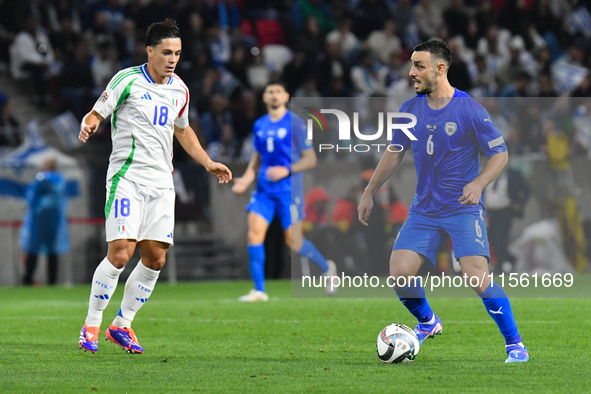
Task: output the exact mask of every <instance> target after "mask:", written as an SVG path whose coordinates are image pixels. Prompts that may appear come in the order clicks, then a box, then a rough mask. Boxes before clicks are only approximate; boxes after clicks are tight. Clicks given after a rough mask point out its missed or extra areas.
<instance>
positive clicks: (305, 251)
mask: <svg viewBox="0 0 591 394" xmlns="http://www.w3.org/2000/svg"><path fill="white" fill-rule="evenodd" d="M298 254H299V255H300V256H302V257H307V258H309V259H310V260H311V261H312V262H313V263H314V264H316V265H317V266H318V268H320V271H322V272H326V271H328V263H327V262H326V259H325V258H324V256H323V255H322V253H320V252H319V251H318V249H316V246H314V244H313V243H312V242H310V241H308V240H307V239H305V240H304V243H303V244H302V248H301V249H300V251H299V252H298Z"/></svg>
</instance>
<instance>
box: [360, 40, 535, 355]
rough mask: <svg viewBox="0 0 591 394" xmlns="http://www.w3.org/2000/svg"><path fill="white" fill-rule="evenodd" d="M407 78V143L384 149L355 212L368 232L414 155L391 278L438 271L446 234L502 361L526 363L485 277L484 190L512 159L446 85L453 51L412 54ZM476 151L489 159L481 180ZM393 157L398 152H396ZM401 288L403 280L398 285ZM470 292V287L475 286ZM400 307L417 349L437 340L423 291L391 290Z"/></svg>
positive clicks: (486, 121) (502, 301) (498, 292)
mask: <svg viewBox="0 0 591 394" xmlns="http://www.w3.org/2000/svg"><path fill="white" fill-rule="evenodd" d="M411 61H412V65H411V69H410V73H409V75H410V76H411V77H412V79H413V81H414V88H415V91H416V93H417V96H415V97H413V98H411V99H410V100H407V101H406V102H404V104H402V107H401V108H400V112H406V113H412V114H414V115H415V116H416V117H417V120H418V122H417V124H416V125H415V127H414V130H412V133H413V134H414V135H415V137H417V140H416V141H412V142H411V141H410V140H409V139H408V137H407V136H406V135H404V134H403V133H401V132H398V131H397V132H395V133H394V136H393V138H392V144H398V146H400V145H402V146H403V150H402V151H400V152H390V151H389V150H386V151H385V152H384V155H383V156H382V159H381V160H380V163H379V164H378V166H377V168H376V171H375V172H374V175H373V177H372V179H371V181H370V183H369V185H368V186H367V188H366V190H365V192H364V194H363V197H362V199H361V202H360V203H359V207H358V216H359V221H360V222H361V223H362V224H364V225H367V220H368V219H369V216H370V214H371V209H372V207H373V196H374V194H375V192H376V190H378V188H379V187H380V186H381V185H382V184H383V183H384V182H385V181H386V180H387V179H388V178H389V176H390V175H391V174H392V173H393V172H394V171H395V170H396V168H398V166H399V165H400V163H401V162H402V159H403V157H404V154H405V152H406V150H407V149H409V148H412V151H413V155H414V159H415V166H416V172H417V178H418V182H417V190H416V194H415V197H414V200H413V202H412V205H411V208H410V213H409V215H408V219H407V220H406V222H405V223H404V225H403V226H402V228H401V230H400V234H399V236H398V238H397V239H396V241H395V243H394V248H393V251H392V255H391V257H390V275H391V276H393V277H397V278H398V277H406V278H408V277H410V276H414V275H416V274H417V273H418V271H419V268H420V267H421V265H422V264H424V263H426V264H429V265H431V266H434V264H435V256H436V254H437V252H438V251H439V249H440V248H441V246H442V245H443V243H444V242H445V241H446V239H447V237H448V235H449V236H451V240H452V244H453V250H454V254H455V256H456V257H457V258H458V259H459V261H460V265H461V267H462V273H463V274H464V275H467V277H468V279H470V278H472V277H476V278H478V281H476V280H474V281H469V283H470V285H471V286H472V288H473V289H474V291H476V293H477V294H478V295H479V296H480V297H481V298H482V301H483V302H484V305H485V307H486V310H487V311H488V312H489V314H490V316H491V317H492V318H493V320H494V321H495V322H496V323H497V325H498V327H499V330H500V331H501V334H502V335H503V337H504V338H505V343H506V346H505V348H506V351H507V359H506V360H505V362H508V363H510V362H523V361H527V360H528V359H529V355H528V352H527V349H526V348H525V346H524V345H523V343H522V340H521V336H520V335H519V332H518V331H517V324H516V323H515V318H514V317H513V311H512V310H511V304H510V303H509V299H508V298H507V295H506V294H505V291H504V290H503V288H502V287H501V286H500V285H498V284H497V283H496V282H494V281H491V278H490V277H489V276H488V275H489V271H488V262H489V260H490V252H489V245H488V238H487V234H486V225H485V222H484V204H483V199H482V191H483V189H484V187H485V186H486V185H488V184H489V183H490V182H492V181H493V180H494V179H495V178H496V177H497V176H498V175H499V174H500V172H501V171H502V169H503V167H505V165H506V164H507V161H508V158H509V155H508V153H507V147H506V145H505V142H504V141H503V137H502V136H501V134H500V133H499V131H498V129H497V127H496V125H495V124H494V123H493V122H492V120H491V118H490V116H489V114H488V112H487V111H486V109H485V108H484V107H483V106H482V105H480V104H479V103H477V102H476V101H475V100H473V99H472V98H470V97H469V96H468V95H467V94H466V93H464V92H462V91H460V90H458V89H455V88H454V87H453V86H451V85H450V83H449V81H448V79H447V71H448V69H449V67H450V65H451V52H450V50H449V48H448V47H447V45H446V44H445V43H444V42H443V41H441V40H431V41H427V42H425V43H422V44H420V45H417V46H416V47H415V48H414V53H413V54H412V57H411ZM480 148H482V150H483V151H484V153H485V154H486V155H487V156H488V157H490V160H489V161H488V163H487V164H486V166H485V168H484V170H483V171H482V172H481V173H480V174H479V170H480V165H479V152H480ZM394 150H396V149H394ZM401 282H402V281H401ZM476 283H477V285H476V286H474V284H476ZM394 290H395V291H396V294H397V295H398V297H399V299H400V301H402V303H403V304H404V306H406V308H408V310H409V311H410V312H411V313H412V314H413V315H414V316H415V317H416V318H417V319H418V321H419V323H418V325H417V326H416V328H415V333H416V334H417V336H418V338H419V342H420V343H421V344H422V343H423V341H424V340H425V339H427V338H432V337H434V336H436V335H439V334H441V332H442V324H441V320H440V319H439V318H438V317H437V315H435V314H434V313H433V311H432V310H431V307H430V306H429V303H428V302H427V299H426V298H425V289H424V288H423V287H422V285H421V284H420V283H419V282H418V281H417V280H415V281H413V282H412V283H410V284H408V283H407V286H404V287H396V286H395V288H394Z"/></svg>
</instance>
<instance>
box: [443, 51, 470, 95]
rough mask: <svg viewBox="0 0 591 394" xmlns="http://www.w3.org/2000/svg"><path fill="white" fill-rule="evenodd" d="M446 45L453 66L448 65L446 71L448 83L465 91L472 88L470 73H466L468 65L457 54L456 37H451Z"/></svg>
mask: <svg viewBox="0 0 591 394" xmlns="http://www.w3.org/2000/svg"><path fill="white" fill-rule="evenodd" d="M447 45H448V47H449V50H450V51H451V59H452V64H453V67H450V68H449V69H448V71H447V78H448V80H449V83H450V84H451V85H452V86H454V87H456V88H458V89H460V90H462V91H464V92H467V91H469V90H470V89H471V88H472V83H471V80H470V74H469V73H468V66H467V65H466V63H465V62H464V61H463V60H462V59H461V58H460V56H459V52H458V44H457V42H456V39H451V40H450V41H449V42H448V43H447Z"/></svg>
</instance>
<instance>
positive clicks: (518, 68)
mask: <svg viewBox="0 0 591 394" xmlns="http://www.w3.org/2000/svg"><path fill="white" fill-rule="evenodd" d="M522 50H523V42H522V41H520V40H512V42H511V44H510V45H509V59H508V60H507V61H506V62H505V63H504V64H503V65H502V66H501V67H500V68H499V73H498V78H497V81H498V83H499V88H500V89H503V88H504V87H506V86H508V85H511V84H513V83H515V82H516V81H517V78H518V77H519V76H520V75H521V74H523V73H524V72H525V67H524V65H523V63H522V61H521V57H520V54H521V51H522Z"/></svg>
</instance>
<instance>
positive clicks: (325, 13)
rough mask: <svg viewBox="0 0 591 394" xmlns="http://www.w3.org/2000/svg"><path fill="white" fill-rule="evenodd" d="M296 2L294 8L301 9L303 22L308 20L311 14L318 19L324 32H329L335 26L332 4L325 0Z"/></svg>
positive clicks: (299, 0)
mask: <svg viewBox="0 0 591 394" xmlns="http://www.w3.org/2000/svg"><path fill="white" fill-rule="evenodd" d="M294 3H295V4H294V8H299V9H300V10H301V13H300V15H301V21H302V22H303V21H305V20H307V19H308V17H309V16H314V17H316V18H317V19H318V23H319V25H320V28H321V29H322V31H323V32H324V33H328V32H329V31H331V30H332V29H334V28H335V22H334V19H333V17H332V12H331V9H330V6H329V5H328V4H326V2H324V1H323V0H295V1H294ZM300 23H301V22H300Z"/></svg>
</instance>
